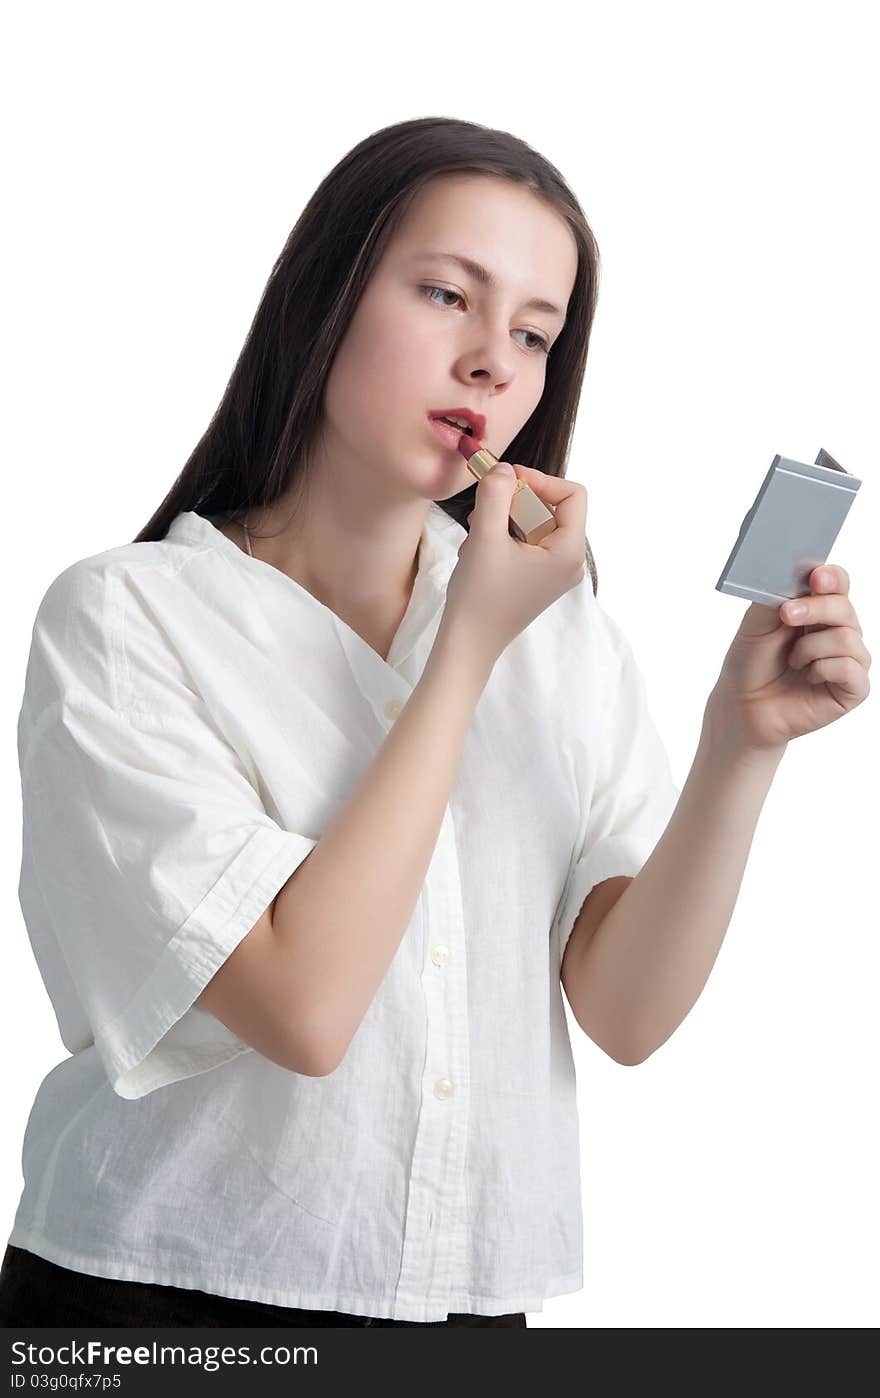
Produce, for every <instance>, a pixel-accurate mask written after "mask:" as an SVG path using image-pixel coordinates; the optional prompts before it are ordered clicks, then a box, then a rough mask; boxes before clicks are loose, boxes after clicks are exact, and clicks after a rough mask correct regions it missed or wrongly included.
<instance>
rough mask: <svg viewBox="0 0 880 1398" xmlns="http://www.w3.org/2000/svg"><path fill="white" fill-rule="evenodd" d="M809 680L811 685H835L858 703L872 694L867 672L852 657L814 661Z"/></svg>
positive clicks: (839, 656) (809, 672)
mask: <svg viewBox="0 0 880 1398" xmlns="http://www.w3.org/2000/svg"><path fill="white" fill-rule="evenodd" d="M807 679H808V681H809V683H810V684H833V685H835V686H836V688H838V689H840V690H842V691H843V693H844V694H847V695H849V696H850V697H851V698H852V699H853V700H854V701H855V702H858V703H860V702H861V701H862V700H863V699H866V698H867V697H868V694H869V692H870V683H869V681H868V673H867V671H866V670H865V668H864V666H863V665H860V664H859V662H858V661H857V660H854V659H853V657H852V656H851V655H836V656H827V657H826V658H825V659H823V660H814V661H813V663H812V665H811V666H810V668H809V670H808V671H807Z"/></svg>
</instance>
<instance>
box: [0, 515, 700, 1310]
mask: <svg viewBox="0 0 880 1398" xmlns="http://www.w3.org/2000/svg"><path fill="white" fill-rule="evenodd" d="M464 537H465V530H464V528H463V527H462V526H461V525H459V524H457V523H456V522H455V521H454V520H452V519H451V518H450V517H449V516H448V515H447V514H446V513H445V512H444V511H443V509H442V508H441V507H440V506H439V505H436V504H431V505H430V507H429V510H428V514H427V519H426V523H425V528H424V530H423V533H422V537H421V543H420V547H419V557H418V574H417V577H416V581H415V586H414V589H413V593H412V597H411V599H410V602H409V605H408V607H407V610H406V613H405V615H404V617H403V620H402V621H401V624H400V627H399V629H398V631H397V633H396V635H395V637H394V641H393V644H392V646H391V650H390V652H389V655H388V658H387V661H386V660H383V659H382V658H381V657H380V656H379V654H378V653H377V652H376V651H375V650H374V649H373V648H372V647H371V646H370V645H369V644H368V643H367V642H366V641H364V640H363V639H362V638H361V637H360V636H359V635H358V634H357V633H356V632H355V631H353V630H352V629H351V628H350V627H349V626H347V625H346V624H345V623H344V622H343V621H341V620H340V619H339V618H338V617H337V616H336V615H335V614H334V613H333V612H332V611H331V610H330V609H329V608H328V607H326V606H324V604H323V603H321V602H319V601H318V600H317V599H316V598H315V597H314V596H312V594H311V593H309V592H307V591H306V590H305V589H304V588H303V587H302V586H300V585H299V584H298V583H296V582H295V581H293V580H292V579H291V578H290V577H288V576H287V575H286V574H285V573H283V572H281V570H280V569H278V568H275V567H274V566H273V565H272V564H269V563H265V562H263V561H261V560H260V559H257V558H252V557H250V556H249V555H248V554H247V553H245V552H244V551H243V550H241V549H240V548H239V547H238V546H237V545H236V544H235V543H233V542H232V540H230V539H228V538H227V537H226V536H225V535H224V534H222V533H221V532H220V530H219V529H217V528H216V527H215V526H214V525H213V524H212V523H210V522H209V521H208V520H207V519H205V518H203V517H202V516H200V515H199V514H197V513H195V512H194V511H191V510H187V511H184V512H183V513H181V514H179V515H178V516H177V518H176V519H175V520H174V522H173V524H172V525H171V527H170V529H169V531H168V534H167V536H166V538H165V539H163V540H161V541H158V542H145V543H131V544H123V545H121V546H119V547H116V548H111V549H109V550H107V551H105V552H103V553H100V554H97V555H95V556H93V557H91V558H85V559H81V560H79V561H77V562H75V563H74V564H72V565H71V566H70V567H68V568H66V569H65V570H64V572H62V573H61V574H60V575H59V576H58V577H57V578H56V579H55V580H54V581H53V582H52V583H51V584H50V586H49V588H48V590H47V592H46V594H45V596H44V597H43V599H42V601H41V602H40V605H39V608H38V611H37V615H36V619H35V622H34V628H33V637H32V643H31V649H30V655H29V659H28V665H27V675H26V681H25V690H24V698H23V703H22V709H21V715H20V719H19V727H18V748H19V761H20V767H21V784H22V805H23V836H22V866H21V881H20V885H19V898H20V902H21V907H22V911H23V913H24V919H25V923H26V926H27V932H28V936H29V938H30V942H31V946H32V948H33V953H34V956H35V958H36V961H37V964H38V966H39V970H40V974H41V976H42V978H43V981H44V984H45V987H46V990H47V992H48V994H49V997H50V999H51V1001H52V1005H53V1008H54V1011H55V1015H56V1018H57V1021H58V1028H59V1032H60V1036H61V1040H62V1042H63V1044H64V1047H65V1048H66V1049H67V1050H68V1053H69V1055H70V1056H69V1057H67V1058H65V1059H63V1060H62V1061H61V1062H60V1063H59V1064H58V1065H57V1067H55V1068H54V1069H52V1071H51V1072H50V1073H49V1074H48V1075H47V1076H46V1078H45V1079H44V1080H43V1082H42V1084H41V1085H40V1088H39V1090H38V1092H37V1096H36V1100H35V1102H34V1105H33V1107H32V1109H31V1112H30V1115H29V1118H28V1122H27V1127H26V1130H25V1134H24V1142H23V1148H22V1172H23V1179H24V1190H23V1193H22V1196H21V1201H20V1203H19V1206H18V1209H17V1212H16V1215H15V1222H14V1226H13V1229H12V1233H11V1235H10V1237H9V1242H10V1243H12V1244H13V1245H14V1246H16V1247H20V1248H26V1249H29V1250H30V1251H31V1252H34V1253H37V1254H38V1255H39V1256H41V1257H44V1258H47V1259H48V1260H49V1261H51V1262H55V1263H58V1264H60V1265H61V1266H63V1267H70V1268H73V1269H75V1270H77V1271H80V1272H87V1273H91V1274H93V1275H96V1276H101V1277H111V1278H119V1279H123V1280H129V1281H138V1282H158V1283H161V1284H164V1285H170V1286H177V1287H186V1288H196V1289H199V1290H202V1291H206V1292H210V1293H214V1294H216V1295H220V1296H228V1297H234V1298H240V1299H247V1300H252V1301H262V1302H269V1303H272V1304H275V1305H280V1306H289V1307H297V1308H301V1307H305V1308H308V1309H310V1310H334V1311H342V1312H345V1313H348V1314H356V1315H363V1316H375V1317H392V1318H394V1319H399V1320H414V1321H428V1320H445V1319H446V1317H447V1315H448V1314H449V1312H450V1311H461V1312H476V1313H479V1314H482V1315H496V1314H502V1313H507V1312H514V1311H540V1310H542V1309H543V1301H544V1299H545V1298H546V1297H549V1296H556V1295H560V1294H564V1293H567V1292H573V1291H578V1290H580V1289H581V1287H582V1286H583V1233H582V1214H581V1175H580V1161H579V1122H578V1111H577V1103H576V1091H575V1087H576V1084H575V1070H574V1063H573V1059H572V1052H571V1044H570V1041H569V1034H568V1025H567V1021H566V1014H565V1008H564V1004H563V995H562V986H561V982H560V965H561V961H562V953H563V950H564V948H565V944H566V940H567V938H568V935H569V934H570V932H571V928H572V925H573V923H574V921H575V919H576V917H577V914H578V912H579V910H580V907H581V904H582V903H583V901H584V899H585V898H586V896H587V894H588V893H589V891H590V889H591V888H592V887H593V886H594V884H597V883H599V882H601V881H602V880H603V879H608V878H611V877H612V876H614V875H619V874H626V875H635V874H637V873H638V871H639V869H640V868H641V867H642V865H643V864H644V862H645V860H646V859H647V858H648V856H649V855H650V853H651V851H652V850H653V848H654V846H655V845H656V843H657V840H658V839H659V837H660V835H661V834H662V833H663V830H664V829H665V827H666V824H667V821H668V820H669V817H670V815H671V814H672V811H673V810H674V807H675V804H676V802H677V800H678V797H679V795H680V791H679V789H678V787H677V786H676V785H675V784H674V782H673V780H672V775H671V772H670V767H669V762H668V759H667V755H666V752H665V750H664V748H663V745H662V744H661V741H660V739H659V737H658V735H657V732H656V730H655V728H654V726H653V724H652V721H651V719H650V717H649V714H648V710H647V707H646V693H645V684H644V680H643V677H642V674H641V672H640V670H639V669H638V667H637V665H636V664H635V662H634V660H633V655H632V652H631V650H630V647H629V644H628V642H627V641H626V639H625V637H624V635H623V634H622V632H621V630H620V629H619V627H618V626H617V625H616V623H615V622H614V621H612V620H611V618H610V617H609V616H608V615H607V614H606V613H605V612H604V610H603V609H602V607H601V606H600V605H599V603H598V602H597V600H596V599H595V597H594V595H593V591H592V584H591V580H590V576H589V573H587V574H586V575H585V578H584V580H583V582H582V583H580V584H579V585H578V586H576V587H575V588H572V589H570V590H569V591H568V592H567V593H565V594H564V595H563V596H562V597H561V598H559V599H558V601H556V602H555V603H554V604H553V605H552V606H550V607H549V608H547V610H546V611H545V612H543V613H542V614H541V615H540V616H539V617H537V618H536V619H535V621H533V622H532V623H531V625H530V626H528V627H527V628H526V630H525V631H523V632H522V633H521V634H520V635H519V636H518V637H516V638H515V639H514V641H512V642H511V644H510V645H509V646H508V647H507V648H506V650H505V651H504V652H503V653H502V655H501V656H500V657H499V659H498V661H497V662H496V664H495V667H494V669H493V671H492V673H491V675H490V677H489V680H488V683H487V684H486V687H485V689H484V690H483V692H482V694H481V696H480V698H479V701H478V703H477V705H476V708H475V711H474V715H473V718H472V721H471V724H470V727H469V729H468V732H467V736H466V740H465V743H464V746H463V750H462V759H461V762H460V765H459V769H458V772H457V775H456V779H455V783H454V786H453V789H452V792H451V795H450V800H449V804H448V806H447V808H446V811H445V814H444V818H443V823H442V826H441V829H440V833H439V837H438V839H437V844H436V847H435V850H434V854H433V857H432V859H431V864H430V867H429V869H428V873H427V876H426V878H425V882H424V885H423V887H422V891H421V894H420V897H419V900H418V904H417V906H416V908H415V911H414V913H413V916H412V920H411V922H410V924H409V926H408V927H407V929H406V932H405V933H404V936H403V938H402V941H401V943H400V946H399V948H398V950H397V952H396V953H395V955H394V958H393V960H392V962H391V964H390V966H389V968H388V971H387V973H386V975H385V978H384V980H383V981H382V983H381V985H380V987H379V990H378V991H377V993H376V996H375V999H374V1000H373V1002H372V1004H371V1005H370V1007H369V1010H368V1011H367V1014H366V1016H365V1017H364V1019H363V1021H362V1022H361V1024H360V1026H359V1028H358V1030H357V1032H356V1034H355V1036H354V1038H353V1040H352V1042H351V1044H350V1046H349V1049H348V1052H347V1054H346V1056H345V1058H344V1059H343V1061H342V1062H341V1063H340V1064H339V1066H338V1067H337V1068H336V1069H335V1071H334V1072H332V1073H330V1074H328V1075H327V1076H324V1077H308V1076H300V1075H299V1074H297V1073H294V1072H290V1071H287V1070H285V1069H283V1068H282V1067H280V1066H278V1065H277V1064H275V1063H272V1062H270V1061H269V1060H268V1059H266V1058H264V1057H262V1055H261V1054H260V1053H258V1052H257V1051H256V1050H254V1049H252V1048H250V1047H249V1046H248V1045H247V1044H246V1043H244V1042H243V1041H242V1040H241V1039H239V1038H237V1037H236V1036H235V1035H234V1034H233V1033H232V1032H231V1031H230V1030H228V1029H227V1028H226V1027H225V1026H224V1025H223V1024H222V1023H221V1022H220V1021H219V1020H218V1019H216V1018H215V1017H214V1016H213V1015H212V1014H210V1013H208V1012H207V1011H205V1010H202V1009H200V1008H198V1007H197V1006H195V1004H194V1001H195V1000H196V998H197V997H198V995H199V994H200V993H201V991H202V990H203V989H204V987H205V986H206V985H207V983H208V981H209V980H210V979H211V977H212V976H213V975H214V973H215V972H216V971H217V969H218V968H219V967H220V966H221V965H222V964H223V962H224V961H225V960H226V958H227V957H228V956H229V954H230V953H231V952H232V951H233V950H234V949H235V947H236V946H237V945H238V943H239V942H240V941H241V940H242V938H243V937H244V936H245V935H246V934H247V933H248V931H249V930H250V929H251V927H252V926H253V925H254V923H255V922H256V921H257V919H258V918H259V916H260V914H261V913H262V912H263V911H264V909H265V908H266V906H267V905H268V904H269V903H270V902H271V901H272V899H273V898H274V897H275V895H276V894H277V893H278V891H279V890H280V888H281V887H282V885H283V884H284V883H285V882H286V880H287V879H288V878H289V877H290V875H291V874H292V873H293V871H294V870H295V869H296V868H297V867H298V865H299V864H300V863H301V862H302V860H303V859H304V858H305V856H306V855H307V854H308V853H309V851H310V850H311V849H312V848H313V847H314V846H315V844H316V843H317V842H318V840H319V839H320V838H321V835H322V832H323V831H324V830H325V829H326V827H327V826H328V825H329V823H330V822H331V821H332V820H333V818H334V816H335V815H336V814H337V812H338V811H339V809H340V807H341V806H342V805H343V804H344V803H345V802H346V800H347V799H348V797H349V796H350V794H351V793H352V791H353V788H354V787H355V786H356V784H357V783H358V782H359V781H360V779H361V777H362V776H363V774H364V772H365V770H366V769H367V767H368V766H369V764H370V763H371V762H372V761H373V759H374V758H375V756H376V754H377V752H378V751H379V749H380V748H381V746H382V743H383V740H384V738H385V736H386V734H387V733H388V732H389V730H390V728H391V726H392V724H393V723H394V721H395V719H396V717H397V715H398V714H399V713H400V710H401V708H402V707H403V705H404V704H405V703H406V701H407V699H408V697H409V695H410V694H411V693H412V691H413V688H414V687H415V685H416V684H417V682H418V680H419V677H420V675H421V673H422V670H423V667H424V664H425V661H426V659H427V657H428V654H429V652H430V649H431V646H432V643H433V641H434V638H435V635H436V632H437V627H438V625H439V622H440V618H441V614H442V611H443V606H444V601H445V590H446V584H447V582H448V580H449V576H450V574H451V572H452V570H453V568H454V567H455V565H456V563H457V557H458V555H457V550H458V547H459V545H460V543H461V541H462V539H463V538H464ZM388 859H389V864H390V865H392V866H393V862H394V852H393V850H389V851H388Z"/></svg>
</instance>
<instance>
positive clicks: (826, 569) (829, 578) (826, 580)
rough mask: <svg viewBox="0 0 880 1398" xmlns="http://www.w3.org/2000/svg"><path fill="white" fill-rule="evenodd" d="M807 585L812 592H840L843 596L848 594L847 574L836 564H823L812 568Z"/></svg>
mask: <svg viewBox="0 0 880 1398" xmlns="http://www.w3.org/2000/svg"><path fill="white" fill-rule="evenodd" d="M809 583H810V587H811V588H812V589H813V590H814V592H842V593H843V594H844V596H846V595H847V594H848V593H849V573H848V572H847V571H846V569H845V568H841V567H840V565H839V564H838V563H823V564H822V565H821V567H819V568H814V569H813V571H812V573H811V574H810V578H809Z"/></svg>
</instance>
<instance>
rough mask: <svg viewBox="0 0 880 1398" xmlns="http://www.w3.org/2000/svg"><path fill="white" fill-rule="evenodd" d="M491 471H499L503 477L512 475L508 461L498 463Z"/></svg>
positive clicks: (511, 468)
mask: <svg viewBox="0 0 880 1398" xmlns="http://www.w3.org/2000/svg"><path fill="white" fill-rule="evenodd" d="M492 470H493V471H500V472H501V473H502V475H504V476H512V475H513V467H512V466H511V464H510V462H509V461H499V462H498V465H497V466H493V467H492Z"/></svg>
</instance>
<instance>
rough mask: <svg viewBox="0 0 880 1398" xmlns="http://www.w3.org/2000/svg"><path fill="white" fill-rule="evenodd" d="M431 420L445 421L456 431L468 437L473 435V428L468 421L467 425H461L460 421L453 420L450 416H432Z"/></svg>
mask: <svg viewBox="0 0 880 1398" xmlns="http://www.w3.org/2000/svg"><path fill="white" fill-rule="evenodd" d="M431 421H432V422H445V423H446V424H447V425H448V426H449V427H454V428H455V430H456V432H464V433H465V434H466V435H467V436H468V437H472V436H473V435H474V429H473V428H472V427H471V425H470V423H468V425H467V427H462V425H461V423H460V422H453V420H452V418H450V417H435V418H432V419H431Z"/></svg>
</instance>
